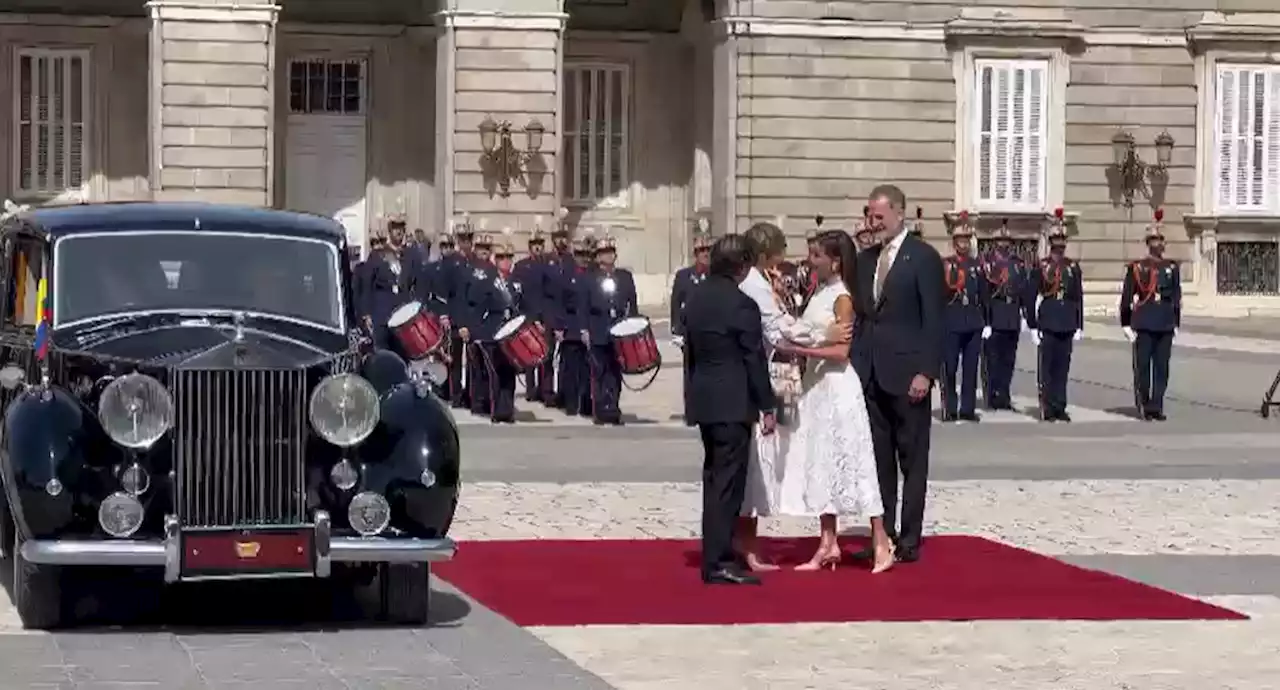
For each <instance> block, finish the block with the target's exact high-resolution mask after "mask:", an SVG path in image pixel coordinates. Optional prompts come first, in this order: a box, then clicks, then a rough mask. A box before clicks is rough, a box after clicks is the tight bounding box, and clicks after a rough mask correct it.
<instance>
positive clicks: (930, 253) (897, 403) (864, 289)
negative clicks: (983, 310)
mask: <svg viewBox="0 0 1280 690" xmlns="http://www.w3.org/2000/svg"><path fill="white" fill-rule="evenodd" d="M868 206H869V214H868V222H869V223H870V224H871V225H872V227H873V228H874V229H875V231H876V233H877V235H878V236H879V237H880V238H881V241H880V243H879V244H878V245H876V246H873V247H871V248H869V249H867V250H865V251H863V252H862V253H861V254H859V255H858V291H857V294H856V295H854V310H855V312H856V314H857V319H856V323H857V326H856V330H855V333H854V336H853V340H852V341H851V343H850V346H849V359H850V361H851V362H852V363H853V366H854V369H855V370H856V371H857V372H858V376H859V377H861V378H862V384H863V386H864V387H865V390H866V400H867V413H868V416H869V417H870V420H871V436H872V440H873V442H874V444H875V453H876V470H877V474H878V475H879V478H880V496H881V498H882V499H883V501H884V526H885V530H886V531H887V532H888V533H889V536H890V537H891V538H893V539H894V540H895V542H896V546H897V548H896V554H895V555H896V559H897V560H898V561H903V562H908V563H909V562H912V561H915V560H917V559H919V557H920V541H921V537H922V532H923V529H924V504H925V493H926V490H927V485H928V477H929V427H930V425H931V423H932V421H933V413H932V408H931V403H932V396H931V395H930V393H931V390H932V388H933V384H934V381H935V379H936V378H937V376H938V373H939V371H940V370H941V367H942V352H941V349H942V338H943V330H942V329H943V305H944V303H945V296H944V294H943V281H942V278H943V276H942V257H940V256H939V255H938V252H937V250H936V249H934V248H933V247H932V246H930V245H929V244H928V243H927V242H925V241H924V240H922V239H920V238H918V237H916V236H915V235H913V234H911V233H910V232H909V230H908V228H907V227H906V224H905V223H904V222H903V221H904V212H905V209H906V206H907V198H906V195H905V194H903V193H902V190H900V189H898V188H897V187H895V186H893V185H880V186H879V187H876V188H875V189H874V190H872V192H871V196H870V197H869V204H868ZM899 471H901V472H902V519H901V520H900V521H895V519H894V518H895V517H897V514H898V510H897V508H898V472H899ZM895 522H896V523H898V528H897V529H895ZM858 555H859V556H860V557H864V558H866V557H870V556H871V554H869V553H868V552H863V553H861V554H858Z"/></svg>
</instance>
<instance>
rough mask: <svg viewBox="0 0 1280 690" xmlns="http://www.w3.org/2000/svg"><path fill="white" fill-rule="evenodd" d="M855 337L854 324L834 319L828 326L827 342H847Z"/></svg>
mask: <svg viewBox="0 0 1280 690" xmlns="http://www.w3.org/2000/svg"><path fill="white" fill-rule="evenodd" d="M852 338H853V324H852V323H842V322H840V321H832V322H831V325H830V326H827V342H829V343H847V342H849V340H851V339H852Z"/></svg>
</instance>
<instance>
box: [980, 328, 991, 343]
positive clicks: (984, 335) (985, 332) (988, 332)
mask: <svg viewBox="0 0 1280 690" xmlns="http://www.w3.org/2000/svg"><path fill="white" fill-rule="evenodd" d="M990 338H991V327H990V326H983V327H982V339H983V340H988V339H990Z"/></svg>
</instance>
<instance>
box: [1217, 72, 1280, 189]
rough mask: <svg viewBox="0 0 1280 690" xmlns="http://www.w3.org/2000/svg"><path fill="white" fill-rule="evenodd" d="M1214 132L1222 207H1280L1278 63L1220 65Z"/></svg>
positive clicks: (1279, 91) (1279, 83) (1279, 78)
mask: <svg viewBox="0 0 1280 690" xmlns="http://www.w3.org/2000/svg"><path fill="white" fill-rule="evenodd" d="M1216 106H1217V107H1216V111H1217V112H1216V113H1215V116H1216V123H1215V128H1214V132H1215V133H1216V135H1215V136H1216V138H1217V141H1216V142H1215V143H1216V147H1215V150H1216V152H1217V160H1216V161H1215V166H1214V169H1215V184H1214V187H1215V194H1214V198H1215V199H1216V200H1217V210H1218V211H1219V212H1226V213H1231V212H1245V213H1248V212H1270V213H1277V212H1280V69H1278V68H1276V67H1271V66H1259V65H1220V66H1219V67H1218V98H1217V104H1216Z"/></svg>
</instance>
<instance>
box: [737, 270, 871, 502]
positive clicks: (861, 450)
mask: <svg viewBox="0 0 1280 690" xmlns="http://www.w3.org/2000/svg"><path fill="white" fill-rule="evenodd" d="M847 294H849V293H848V291H847V290H846V289H845V287H844V285H843V284H842V283H840V282H834V283H831V284H828V285H826V286H823V287H822V288H821V289H819V290H818V291H817V292H816V293H815V294H814V295H813V297H812V298H811V299H810V300H809V305H808V307H806V309H805V312H804V315H803V316H802V317H801V318H800V319H799V320H798V321H796V322H795V323H791V324H786V325H785V326H784V327H783V333H784V335H785V337H786V339H787V340H790V341H791V342H794V343H796V344H798V345H804V346H809V347H821V346H822V345H823V344H824V343H823V338H824V337H825V334H826V330H827V327H828V326H830V325H831V323H832V322H833V321H834V320H835V305H836V299H837V298H839V297H840V296H841V295H847ZM757 453H758V456H759V457H758V461H757V462H755V463H752V464H753V467H752V468H751V470H752V474H754V473H755V472H760V473H761V476H757V477H751V476H750V475H749V482H748V493H749V494H750V493H751V487H752V485H753V484H754V485H755V486H756V488H757V489H758V488H760V487H762V486H763V487H768V489H769V490H768V491H767V493H768V494H772V495H770V496H768V500H767V508H765V509H762V508H763V506H760V505H754V506H752V507H753V508H754V509H755V513H756V514H762V515H764V514H781V515H798V516H815V515H824V514H834V515H848V516H858V517H868V518H869V517H876V516H879V515H881V514H882V513H883V508H882V506H881V503H880V484H879V481H878V479H877V478H876V460H875V450H874V448H873V446H872V443H871V424H870V422H869V420H868V418H867V406H866V401H865V400H864V399H863V394H862V381H861V380H860V379H859V378H858V374H857V372H855V371H854V370H853V366H852V365H850V364H849V363H847V362H831V361H827V360H820V359H817V358H810V359H809V360H808V364H807V365H806V367H805V371H804V376H803V379H802V386H801V394H800V399H799V402H798V404H797V405H796V415H795V418H794V419H792V420H791V423H790V424H788V425H787V426H783V427H779V429H778V431H777V433H775V434H773V435H772V436H758V437H757ZM752 480H754V481H752ZM762 480H763V481H762ZM753 500H756V501H757V502H758V501H759V499H757V498H754V497H753Z"/></svg>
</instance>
